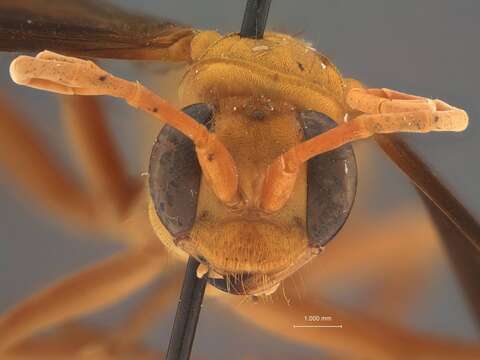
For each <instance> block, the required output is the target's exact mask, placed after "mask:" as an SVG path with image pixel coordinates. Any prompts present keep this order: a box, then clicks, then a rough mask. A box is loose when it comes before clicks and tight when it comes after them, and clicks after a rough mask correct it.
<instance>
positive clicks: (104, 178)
mask: <svg viewBox="0 0 480 360" xmlns="http://www.w3.org/2000/svg"><path fill="white" fill-rule="evenodd" d="M61 104H62V110H63V118H64V120H65V125H66V132H67V135H69V140H70V141H69V144H71V146H72V147H73V150H74V153H75V155H76V156H77V159H78V160H79V163H80V165H81V166H80V167H81V168H82V169H84V171H85V172H86V177H87V184H88V185H89V188H90V191H91V192H92V193H93V195H94V196H95V199H98V200H97V203H98V206H99V207H101V208H102V210H104V211H102V214H103V213H107V216H111V217H113V218H114V219H118V218H119V216H122V215H124V213H125V211H126V210H127V209H128V206H129V204H130V203H131V201H132V198H133V197H135V195H138V191H139V190H140V186H139V185H140V184H138V183H134V182H133V181H132V180H131V179H129V177H128V174H127V173H126V169H125V166H124V164H123V163H122V161H121V159H120V154H119V153H118V151H117V149H116V147H115V144H114V142H113V139H112V137H111V136H110V133H109V131H108V129H107V126H106V124H105V116H104V114H103V113H102V109H101V108H100V105H99V104H98V102H97V101H96V99H95V98H93V97H86V96H62V97H61Z"/></svg>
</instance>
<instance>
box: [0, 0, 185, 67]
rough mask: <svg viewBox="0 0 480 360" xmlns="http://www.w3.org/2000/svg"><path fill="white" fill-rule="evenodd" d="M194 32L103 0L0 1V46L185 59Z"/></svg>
mask: <svg viewBox="0 0 480 360" xmlns="http://www.w3.org/2000/svg"><path fill="white" fill-rule="evenodd" d="M194 34H195V31H194V30H193V29H191V28H190V27H187V26H182V25H179V24H176V23H174V22H171V21H168V20H165V19H155V18H153V17H149V16H146V15H139V14H134V13H131V12H127V11H125V10H122V9H120V8H118V7H115V6H113V5H111V4H109V3H107V2H105V1H102V0H74V1H73V0H70V1H67V0H0V51H28V52H30V51H41V50H45V49H48V50H52V51H58V52H61V53H64V54H67V55H72V56H86V57H100V58H115V59H142V60H146V59H152V60H153V59H157V60H165V61H189V60H190V42H191V39H192V38H193V36H194Z"/></svg>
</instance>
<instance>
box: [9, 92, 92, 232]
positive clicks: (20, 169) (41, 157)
mask: <svg viewBox="0 0 480 360" xmlns="http://www.w3.org/2000/svg"><path fill="white" fill-rule="evenodd" d="M0 109H1V112H2V116H1V117H0V166H1V167H2V168H3V170H5V175H6V176H8V177H9V178H11V179H12V183H13V184H15V186H17V187H19V188H21V189H22V190H23V191H24V192H27V193H29V194H30V195H31V196H33V197H34V198H35V199H36V200H37V201H38V202H39V203H40V204H41V205H44V206H46V207H47V208H50V209H51V210H53V211H54V212H55V213H56V214H58V215H60V216H62V217H66V218H68V220H70V221H72V220H73V221H74V222H78V223H81V224H88V225H89V226H90V227H93V226H95V225H96V216H95V214H96V211H95V203H94V200H93V199H92V198H91V197H89V196H88V194H87V193H86V192H84V191H83V190H82V189H81V187H80V186H79V184H77V183H76V182H75V181H74V179H73V178H71V177H70V176H69V174H68V173H67V172H66V170H65V169H63V168H62V167H61V166H60V164H58V163H57V161H56V160H55V159H54V158H52V156H51V155H50V153H49V151H48V149H46V147H45V146H44V144H42V142H41V140H40V139H39V138H37V136H36V135H35V134H34V133H33V132H32V131H31V130H30V129H28V127H27V126H25V122H26V121H25V119H23V117H22V116H21V115H20V114H19V113H18V112H17V111H15V110H14V109H13V108H12V107H11V106H10V104H9V102H8V100H7V99H4V98H2V97H0Z"/></svg>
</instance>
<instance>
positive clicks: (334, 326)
mask: <svg viewBox="0 0 480 360" xmlns="http://www.w3.org/2000/svg"><path fill="white" fill-rule="evenodd" d="M293 328H294V329H295V328H338V329H341V328H343V325H293Z"/></svg>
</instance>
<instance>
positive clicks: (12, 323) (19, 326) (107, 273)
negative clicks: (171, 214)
mask: <svg viewBox="0 0 480 360" xmlns="http://www.w3.org/2000/svg"><path fill="white" fill-rule="evenodd" d="M164 255H165V252H164V250H163V248H161V247H157V245H150V246H144V247H142V248H132V249H131V250H129V251H127V252H125V253H122V254H119V255H115V256H113V257H112V258H110V259H108V260H106V261H104V262H102V263H100V264H97V265H94V266H92V267H90V268H87V269H86V270H83V271H81V272H79V273H77V274H74V275H72V276H70V277H68V278H66V279H64V280H62V281H60V282H59V283H57V284H54V285H52V286H50V287H49V288H47V289H44V290H42V291H40V292H39V293H37V294H36V295H34V296H32V297H31V298H30V299H27V300H26V301H24V302H23V303H20V304H19V305H17V306H15V307H14V308H13V309H11V310H10V311H8V312H7V313H6V314H4V315H3V316H2V317H0V353H1V352H2V351H5V350H6V349H7V348H9V347H11V346H12V345H14V344H16V343H19V342H20V341H22V340H24V339H26V338H28V337H30V336H31V335H33V334H34V333H36V332H38V331H40V330H43V329H46V328H48V327H50V326H53V325H57V324H60V323H63V322H65V321H67V320H70V319H72V318H75V317H78V316H82V315H86V314H89V313H91V312H94V311H97V310H100V309H101V308H103V307H105V306H107V305H109V304H112V303H115V302H117V301H119V300H121V299H123V298H124V297H126V296H128V295H129V294H130V293H132V292H133V291H135V290H138V289H139V288H141V287H142V286H144V285H146V284H147V283H148V282H150V281H151V280H152V279H153V278H154V277H155V276H157V275H158V274H159V273H160V272H161V271H162V270H163V267H164V265H165V264H166V261H165V256H164Z"/></svg>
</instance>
